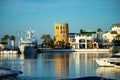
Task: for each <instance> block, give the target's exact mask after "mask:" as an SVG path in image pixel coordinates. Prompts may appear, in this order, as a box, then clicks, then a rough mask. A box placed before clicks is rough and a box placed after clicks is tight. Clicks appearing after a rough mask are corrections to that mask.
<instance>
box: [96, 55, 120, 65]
mask: <svg viewBox="0 0 120 80" xmlns="http://www.w3.org/2000/svg"><path fill="white" fill-rule="evenodd" d="M95 61H96V63H98V65H99V66H104V67H115V66H116V65H117V64H120V53H116V54H114V55H113V56H111V57H110V58H98V59H95ZM117 67H118V65H117Z"/></svg>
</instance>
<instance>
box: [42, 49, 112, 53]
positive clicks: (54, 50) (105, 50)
mask: <svg viewBox="0 0 120 80" xmlns="http://www.w3.org/2000/svg"><path fill="white" fill-rule="evenodd" d="M40 50H41V52H82V53H84V52H85V53H91V52H94V53H98V52H102V53H109V52H110V49H48V48H47V49H45V48H44V49H40Z"/></svg>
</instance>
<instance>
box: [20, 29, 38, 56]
mask: <svg viewBox="0 0 120 80" xmlns="http://www.w3.org/2000/svg"><path fill="white" fill-rule="evenodd" d="M34 33H35V31H32V30H29V31H27V34H28V36H27V37H26V38H25V39H23V38H20V41H19V50H20V53H24V54H28V53H37V40H36V39H35V38H34V37H33V35H34Z"/></svg>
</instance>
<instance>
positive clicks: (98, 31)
mask: <svg viewBox="0 0 120 80" xmlns="http://www.w3.org/2000/svg"><path fill="white" fill-rule="evenodd" d="M96 32H97V38H98V40H99V39H100V32H102V29H100V28H98V29H97V31H96Z"/></svg>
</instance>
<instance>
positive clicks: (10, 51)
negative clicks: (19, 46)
mask: <svg viewBox="0 0 120 80" xmlns="http://www.w3.org/2000/svg"><path fill="white" fill-rule="evenodd" d="M0 53H1V54H8V53H13V54H16V53H18V51H17V50H2V51H0Z"/></svg>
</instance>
